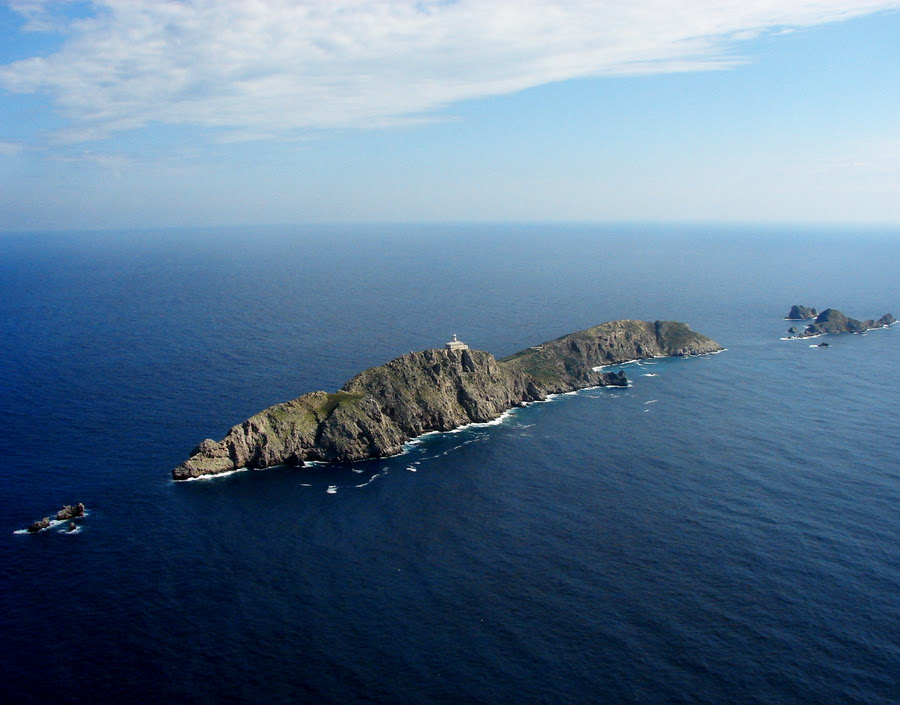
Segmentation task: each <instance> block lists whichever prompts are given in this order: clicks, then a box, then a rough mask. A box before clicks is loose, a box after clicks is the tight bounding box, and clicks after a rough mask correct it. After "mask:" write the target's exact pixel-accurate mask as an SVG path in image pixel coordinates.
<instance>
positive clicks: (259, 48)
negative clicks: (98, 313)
mask: <svg viewBox="0 0 900 705" xmlns="http://www.w3.org/2000/svg"><path fill="white" fill-rule="evenodd" d="M0 35H2V37H0V229H2V230H45V229H82V228H129V227H170V226H197V225H246V224H251V225H252V224H266V223H303V222H358V221H401V222H409V221H412V222H419V221H535V220H537V221H664V222H667V221H688V222H695V221H714V222H717V221H725V222H798V223H822V222H827V223H859V224H876V223H877V224H900V89H898V87H900V0H897V1H890V2H878V1H877V0H873V1H871V2H867V1H863V2H849V1H847V0H804V2H790V1H789V0H781V1H778V2H776V1H775V0H755V1H754V2H752V3H748V2H746V1H744V2H737V1H735V0H718V1H717V2H712V1H711V0H644V1H643V2H640V3H638V2H628V3H625V2H597V1H595V2H584V1H582V0H517V1H516V2H512V1H511V0H493V1H492V2H487V1H485V0H482V1H481V2H472V1H470V0H458V1H456V2H447V1H437V0H424V1H420V2H412V1H407V0H390V1H388V0H330V1H327V2H326V1H325V0H322V1H321V2H316V1H307V2H289V1H287V0H257V2H252V3H251V2H244V1H241V2H230V1H229V0H215V1H214V0H184V1H182V2H164V1H163V0H153V1H152V2H150V1H147V2H142V1H141V0H130V1H126V0H113V1H110V2H96V3H83V2H68V3H66V2H43V1H42V0H19V1H13V2H7V3H4V4H2V5H0Z"/></svg>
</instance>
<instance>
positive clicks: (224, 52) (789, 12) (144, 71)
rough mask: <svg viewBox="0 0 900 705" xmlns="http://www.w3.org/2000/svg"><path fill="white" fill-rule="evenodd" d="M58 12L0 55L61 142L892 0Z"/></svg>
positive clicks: (353, 116)
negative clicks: (57, 123) (56, 35)
mask: <svg viewBox="0 0 900 705" xmlns="http://www.w3.org/2000/svg"><path fill="white" fill-rule="evenodd" d="M94 6H95V8H96V12H95V14H94V15H92V16H90V17H81V18H78V19H73V20H69V21H68V22H67V23H65V24H64V26H61V25H60V21H61V20H60V17H61V15H60V11H59V9H58V5H57V4H55V3H50V2H41V1H40V0H19V1H18V2H14V3H13V4H12V7H13V8H14V9H17V10H19V11H20V12H21V13H22V14H23V15H24V16H26V18H27V19H28V22H29V26H30V27H31V28H33V29H41V28H52V29H54V30H55V31H63V32H64V35H65V36H66V40H65V42H64V44H63V46H62V47H61V49H60V50H59V51H58V52H56V53H54V54H52V55H50V56H46V57H32V58H29V59H25V60H22V61H17V62H15V63H12V64H8V65H6V66H2V67H0V86H2V87H4V88H6V89H7V90H8V91H13V92H24V93H28V92H41V93H47V94H49V95H51V96H52V97H53V99H54V101H55V103H56V105H57V106H58V109H59V110H60V112H61V114H62V115H64V116H65V117H66V118H68V119H69V120H70V127H69V129H67V130H66V131H64V132H62V133H59V134H58V138H59V139H61V140H63V141H68V142H78V141H86V140H91V139H98V138H103V137H106V136H109V135H112V134H115V133H118V132H123V131H128V130H133V129H136V128H140V127H143V126H146V125H150V124H170V125H171V124H175V125H177V124H182V125H193V126H200V127H206V128H218V129H220V130H222V129H224V130H228V131H231V132H232V133H233V137H234V138H240V137H241V136H247V137H248V138H260V137H271V136H284V135H286V134H291V133H296V132H298V131H304V130H310V129H329V128H372V127H381V126H390V125H398V124H403V123H406V122H410V121H418V120H422V119H426V118H428V117H433V116H434V115H435V114H436V113H437V112H438V111H440V110H441V109H443V108H445V107H446V106H448V105H451V104H453V103H455V102H457V101H462V100H467V99H473V98H479V97H485V96H492V95H502V94H508V93H513V92H516V91H520V90H523V89H526V88H529V87H533V86H538V85H541V84H545V83H549V82H554V81H561V80H566V79H571V78H578V77H587V76H612V75H628V74H640V73H660V72H673V71H698V70H711V69H721V68H727V67H728V66H731V65H733V64H734V63H735V62H736V61H737V60H739V57H737V56H736V55H735V54H734V52H735V50H736V47H739V46H740V43H741V42H742V41H746V40H747V39H750V38H753V37H757V36H759V35H760V34H764V33H768V32H783V31H786V30H790V29H792V28H798V27H805V26H812V25H817V24H823V23H827V22H834V21H838V20H843V19H848V18H851V17H855V16H859V15H864V14H868V13H872V12H877V11H881V10H886V9H893V8H897V7H900V0H883V1H879V0H868V1H867V0H863V1H858V0H799V1H795V2H792V1H791V0H754V1H753V2H747V1H746V0H643V1H642V2H611V1H607V2H603V1H599V2H598V1H597V0H590V1H588V0H491V2H485V1H484V0H456V1H455V2H454V1H449V0H419V1H413V0H321V1H320V2H317V1H315V0H307V1H305V2H304V1H298V2H290V1H288V0H255V1H253V2H250V1H249V0H247V1H244V0H183V1H177V2H176V1H164V0H105V1H103V2H96V3H94Z"/></svg>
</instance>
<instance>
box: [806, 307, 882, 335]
mask: <svg viewBox="0 0 900 705" xmlns="http://www.w3.org/2000/svg"><path fill="white" fill-rule="evenodd" d="M895 322H896V319H895V318H894V317H893V316H892V315H891V314H889V313H886V314H884V315H883V316H882V317H881V318H879V319H878V320H873V319H869V320H867V321H857V320H856V319H855V318H849V317H847V316H845V315H844V314H843V313H841V312H840V311H838V310H837V309H834V308H829V309H826V310H824V311H822V313H820V314H819V315H818V316H817V317H816V320H815V322H814V323H811V324H809V325H808V326H807V327H806V329H805V330H804V331H803V332H802V333H800V334H799V335H798V336H797V337H800V338H811V337H813V336H816V335H823V334H825V333H865V332H866V331H867V330H874V329H876V328H884V327H886V326H889V325H891V324H893V323H895Z"/></svg>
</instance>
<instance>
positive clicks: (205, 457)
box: [172, 321, 722, 480]
mask: <svg viewBox="0 0 900 705" xmlns="http://www.w3.org/2000/svg"><path fill="white" fill-rule="evenodd" d="M720 350H722V347H721V346H720V345H719V344H718V343H716V342H715V341H714V340H711V339H710V338H707V337H705V336H703V335H700V334H699V333H695V332H694V331H692V330H691V329H690V328H689V327H688V326H687V325H685V324H684V323H677V322H674V321H656V322H655V323H649V322H645V321H613V322H610V323H603V324H600V325H598V326H594V327H593V328H589V329H587V330H584V331H580V332H577V333H571V334H569V335H565V336H562V337H561V338H557V339H556V340H552V341H549V342H546V343H543V344H541V345H535V346H532V347H530V348H528V349H527V350H523V351H521V352H518V353H516V354H515V355H511V356H509V357H506V358H503V359H501V360H497V359H495V358H494V356H493V355H491V354H490V353H488V352H484V351H481V350H471V349H469V347H468V346H467V345H466V344H465V343H463V342H462V341H460V340H457V339H456V336H454V337H453V340H451V341H450V342H449V343H447V344H446V346H445V348H444V349H434V350H423V351H421V352H413V353H409V354H408V355H401V356H400V357H398V358H395V359H393V360H391V361H390V362H388V363H387V364H384V365H381V366H379V367H373V368H371V369H368V370H365V371H364V372H361V373H360V374H358V375H356V376H355V377H354V378H353V379H351V380H350V381H349V382H347V383H346V384H345V385H344V386H343V387H342V388H341V389H340V390H339V391H337V392H334V393H327V392H312V393H310V394H304V395H303V396H301V397H298V398H297V399H293V400H292V401H287V402H284V403H281V404H276V405H275V406H272V407H269V408H268V409H265V410H264V411H261V412H259V413H258V414H256V415H254V416H252V417H250V418H249V419H247V420H246V421H244V422H243V423H241V424H238V425H237V426H234V427H232V428H231V430H230V431H229V432H228V434H227V435H226V436H225V438H224V439H223V440H221V441H214V440H211V439H207V440H205V441H203V442H202V443H201V444H200V445H198V446H197V447H196V448H194V450H193V451H192V452H191V456H190V458H189V459H188V460H186V461H185V462H183V463H182V464H181V465H179V466H178V467H176V468H175V469H174V470H173V471H172V477H173V478H174V479H175V480H188V479H191V478H196V477H200V476H204V475H218V474H222V473H226V472H231V471H233V470H237V469H240V468H267V467H272V466H275V465H297V466H299V465H303V464H304V462H305V461H326V462H338V461H355V460H363V459H366V458H379V457H385V456H390V455H396V454H398V453H400V452H401V451H402V450H403V444H404V443H406V442H407V441H409V440H410V439H412V438H415V437H416V436H420V435H422V434H423V433H427V432H429V431H450V430H452V429H454V428H458V427H459V426H463V425H465V424H469V423H483V422H486V421H491V420H493V419H496V418H497V417H499V416H500V415H501V414H502V413H503V412H504V411H507V410H508V409H511V408H513V407H516V406H522V405H523V404H525V403H527V402H533V401H541V400H543V399H546V398H547V396H548V395H549V394H559V393H563V392H570V391H574V390H577V389H584V388H587V387H597V386H608V385H612V386H624V385H626V384H627V382H628V381H627V379H626V378H625V374H624V373H623V372H618V373H616V372H606V371H604V370H603V369H602V367H604V366H607V365H614V364H620V363H623V362H628V361H631V360H641V359H647V358H653V357H665V356H673V355H701V354H705V353H712V352H718V351H720Z"/></svg>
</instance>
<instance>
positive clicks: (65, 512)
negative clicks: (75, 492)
mask: <svg viewBox="0 0 900 705" xmlns="http://www.w3.org/2000/svg"><path fill="white" fill-rule="evenodd" d="M80 516H84V505H83V504H82V503H81V502H79V503H78V504H76V505H75V506H74V507H70V506H69V505H68V504H67V505H65V506H64V507H63V508H62V509H60V510H59V511H58V512H57V513H56V518H57V519H59V520H60V521H65V520H66V519H74V518H75V517H80Z"/></svg>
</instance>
